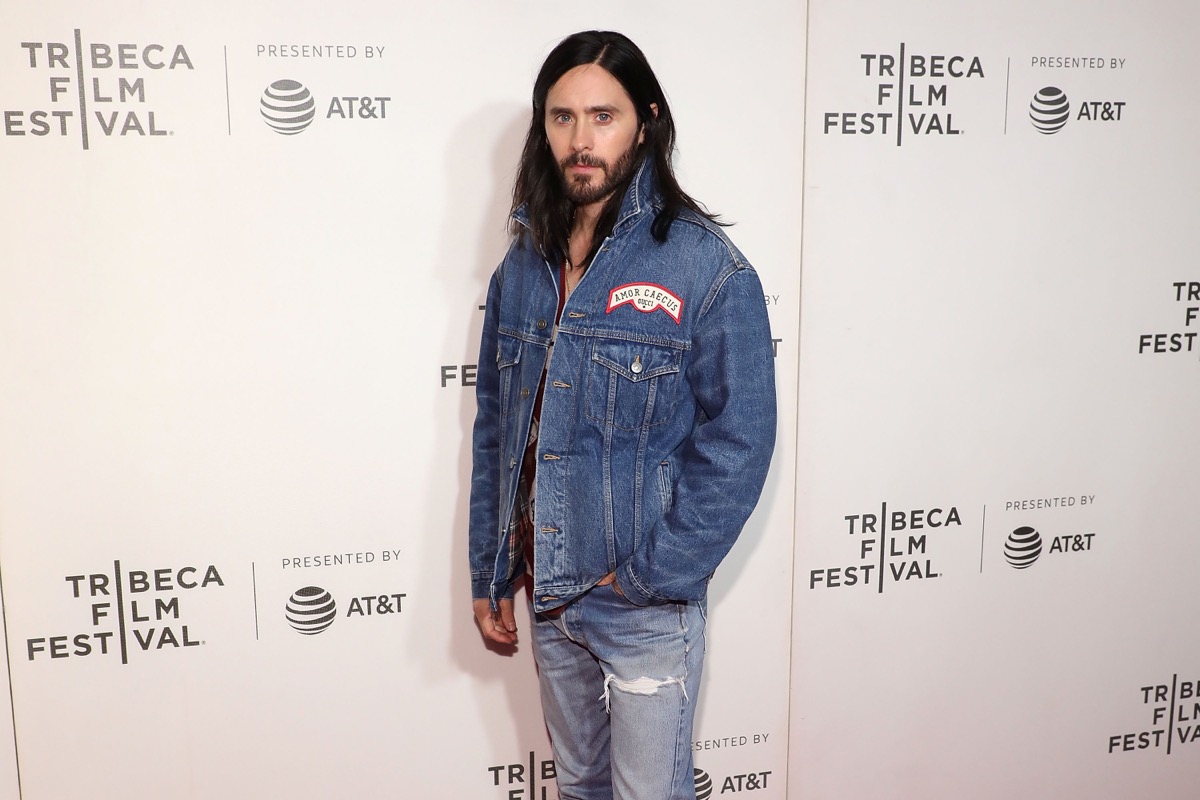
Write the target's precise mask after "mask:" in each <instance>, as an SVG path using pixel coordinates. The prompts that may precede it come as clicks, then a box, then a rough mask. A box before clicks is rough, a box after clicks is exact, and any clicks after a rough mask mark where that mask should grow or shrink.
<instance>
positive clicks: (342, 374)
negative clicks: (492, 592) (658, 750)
mask: <svg viewBox="0 0 1200 800" xmlns="http://www.w3.org/2000/svg"><path fill="white" fill-rule="evenodd" d="M12 5H13V4H9V6H6V7H3V8H0V117H2V118H3V119H2V120H0V121H2V123H3V126H2V127H0V175H2V176H3V178H4V180H3V181H0V210H2V211H3V214H4V218H5V220H6V224H5V229H4V230H5V237H4V247H3V257H2V259H0V586H2V588H3V607H2V608H0V612H2V613H3V614H4V617H5V620H4V622H5V633H6V655H7V659H6V661H5V664H6V669H5V672H4V673H3V677H4V678H5V684H4V685H5V686H6V687H9V689H10V692H9V693H4V692H0V696H3V697H4V698H5V699H4V701H3V702H0V731H3V733H0V753H2V755H0V796H3V797H19V798H21V800H46V799H48V798H64V797H81V796H88V797H97V798H118V797H120V798H143V797H144V798H158V797H180V798H210V797H229V798H259V797H274V796H283V795H289V796H293V797H297V798H327V797H362V798H373V797H393V796H397V795H401V796H410V795H411V796H425V797H454V798H458V797H471V798H497V800H501V799H503V798H508V799H509V800H514V799H519V800H527V799H529V798H537V799H538V800H553V798H554V797H555V796H556V795H555V791H554V786H553V780H552V779H551V778H550V775H549V772H550V768H549V767H548V766H547V765H546V762H547V761H548V759H549V757H550V756H549V749H548V746H547V743H546V740H545V734H544V731H543V728H542V725H541V721H540V715H539V710H538V707H537V700H536V693H535V687H534V676H533V668H532V662H531V660H530V658H529V653H528V650H527V648H526V647H525V646H522V647H521V648H520V649H519V651H518V653H517V654H516V655H515V656H513V657H504V656H501V655H499V654H496V653H493V652H489V651H488V650H486V649H485V648H484V647H483V646H482V645H481V643H480V641H479V637H478V634H477V632H476V630H475V629H474V626H473V623H472V622H471V615H470V608H469V598H468V587H467V579H466V570H465V566H466V545H465V526H466V491H467V475H468V469H469V464H468V461H469V428H470V422H471V419H472V418H473V414H474V403H473V396H472V391H471V385H470V384H471V376H472V368H471V365H472V364H473V363H474V361H475V354H476V348H477V344H476V343H477V339H478V334H479V323H480V318H481V315H480V312H479V306H480V304H482V302H483V299H484V297H483V295H484V290H485V287H486V281H487V278H488V276H489V274H490V272H491V269H492V267H493V266H494V264H495V263H496V262H497V260H498V259H499V258H500V256H501V254H502V253H503V250H504V247H505V244H506V235H505V227H504V223H505V214H506V209H507V205H508V203H507V196H508V192H509V188H510V184H511V179H512V173H513V169H514V165H515V162H516V159H517V155H518V151H519V147H520V141H521V137H522V135H523V132H524V128H525V126H526V124H527V114H528V97H529V92H530V87H531V85H532V81H533V77H534V74H535V72H536V69H537V67H538V65H539V64H540V63H541V60H542V59H543V57H544V56H545V54H546V52H548V50H549V48H550V47H552V46H553V44H554V43H555V42H557V41H558V40H559V39H560V38H561V37H562V36H564V35H565V34H567V33H569V32H571V31H574V30H579V29H583V28H589V27H605V28H616V29H619V30H623V31H625V32H626V33H628V34H629V35H630V36H632V38H633V39H634V40H635V41H637V42H639V44H640V45H641V46H642V47H643V48H644V49H645V51H646V52H647V54H648V56H649V58H650V60H651V62H652V64H653V65H654V66H655V69H656V71H657V72H658V75H659V77H660V79H661V80H662V82H663V84H664V86H665V87H666V88H667V91H668V92H669V95H670V99H671V102H672V106H673V109H674V111H675V114H676V116H677V119H678V125H679V130H680V148H681V152H680V157H679V161H678V166H679V171H680V174H681V178H682V180H683V183H684V185H685V186H686V187H687V188H688V190H689V191H690V192H691V193H693V194H694V195H696V196H697V197H699V198H700V199H702V200H704V201H705V202H707V203H709V204H710V205H711V206H712V208H713V209H714V210H717V211H720V212H722V213H723V214H724V215H725V216H726V218H728V219H730V220H734V221H736V222H737V225H736V227H734V228H733V229H732V235H733V236H734V238H735V239H736V241H737V242H738V244H739V246H740V247H741V248H742V249H743V250H744V251H745V252H746V254H747V255H748V256H749V257H750V259H751V260H752V261H753V262H754V263H755V264H756V266H757V267H758V269H759V271H760V274H761V276H762V279H763V284H764V290H765V293H766V295H767V296H766V297H765V298H764V301H765V302H767V304H768V308H769V309H770V313H771V322H772V327H773V336H774V337H775V338H776V339H777V342H776V344H777V348H778V349H777V359H776V367H777V372H778V386H779V391H780V401H781V419H782V424H781V429H780V432H779V442H780V446H779V449H778V451H777V452H778V455H777V458H776V461H775V464H774V466H773V469H772V473H771V476H770V478H769V483H768V487H767V491H766V493H765V496H764V499H763V503H762V504H761V506H760V509H759V511H758V512H756V514H755V517H754V518H753V519H752V520H751V523H750V525H749V526H748V528H747V531H746V533H745V535H744V538H743V540H742V541H741V542H740V543H739V544H738V546H737V547H736V548H735V550H734V552H733V554H732V555H731V557H730V559H729V560H728V561H727V563H726V564H725V565H724V566H723V567H722V568H721V570H720V572H719V573H718V575H717V577H716V580H715V581H714V584H713V598H712V599H713V606H712V608H713V611H712V618H711V626H710V634H711V636H710V641H709V657H708V662H707V667H706V678H705V687H704V689H705V691H704V695H703V698H702V700H701V709H700V716H699V720H698V724H697V728H696V731H695V739H696V742H695V748H696V751H697V752H696V764H697V767H698V768H700V769H701V770H702V771H703V774H701V775H699V776H698V779H697V784H698V788H699V789H700V792H699V797H701V798H707V797H718V796H719V797H725V796H726V795H731V794H740V793H742V792H754V794H753V795H751V796H752V797H754V798H761V799H762V800H770V798H784V797H789V798H800V799H802V800H810V799H811V800H817V799H818V798H821V799H823V798H857V797H900V798H907V797H929V796H933V797H960V796H961V797H978V798H1011V797H1031V798H1042V797H1045V798H1050V797H1103V798H1114V799H1116V798H1126V797H1131V796H1155V797H1186V796H1190V794H1191V793H1192V790H1193V787H1194V786H1196V785H1197V784H1198V783H1200V766H1198V761H1197V755H1196V754H1197V753H1198V752H1200V747H1198V746H1197V744H1195V743H1194V742H1193V739H1196V740H1197V741H1200V734H1198V733H1197V731H1198V730H1200V729H1198V728H1197V725H1198V723H1200V719H1198V717H1200V707H1198V705H1197V703H1198V702H1200V701H1198V700H1197V698H1196V695H1197V693H1198V690H1200V686H1198V685H1197V682H1198V681H1200V644H1198V643H1197V640H1196V637H1195V636H1194V635H1193V633H1194V630H1195V625H1194V622H1193V621H1192V619H1191V609H1193V608H1194V607H1195V605H1196V602H1197V595H1196V592H1195V589H1194V588H1193V585H1194V583H1193V578H1192V574H1191V573H1192V572H1193V571H1194V565H1195V564H1196V563H1197V561H1198V558H1200V544H1197V537H1196V533H1197V532H1198V530H1197V529H1198V528H1200V525H1198V524H1197V523H1198V520H1197V514H1196V511H1195V505H1194V503H1192V502H1190V496H1189V490H1190V489H1191V488H1192V487H1193V486H1194V485H1195V484H1196V482H1197V478H1198V477H1200V475H1198V470H1197V467H1196V461H1195V458H1194V453H1195V452H1196V451H1197V449H1198V445H1200V441H1198V439H1200V426H1198V425H1197V424H1196V421H1195V414H1194V408H1195V407H1196V405H1197V399H1198V389H1200V386H1198V383H1200V377H1198V375H1200V367H1198V365H1197V361H1198V360H1200V344H1196V343H1195V338H1196V337H1195V336H1194V335H1192V333H1193V331H1200V269H1198V268H1197V266H1196V263H1195V259H1194V258H1193V257H1192V250H1193V249H1194V248H1193V246H1192V242H1191V239H1192V238H1193V237H1191V235H1190V233H1191V230H1192V228H1193V227H1194V225H1192V224H1191V223H1192V219H1193V218H1194V217H1195V216H1196V214H1197V212H1198V211H1200V209H1198V208H1197V205H1198V201H1197V199H1196V193H1195V190H1194V187H1195V186H1196V184H1197V182H1198V179H1200V174H1198V173H1200V160H1197V159H1196V157H1195V156H1194V154H1193V152H1192V150H1193V148H1192V147H1191V144H1192V142H1191V140H1192V138H1193V137H1192V133H1193V131H1195V130H1196V129H1197V128H1198V127H1200V112H1198V111H1197V109H1196V108H1194V107H1193V106H1194V104H1193V103H1191V102H1190V100H1191V98H1192V97H1193V96H1194V94H1195V92H1194V90H1193V89H1192V75H1193V73H1194V72H1195V71H1196V68H1197V66H1198V64H1197V63H1196V61H1197V60H1196V57H1195V54H1194V49H1193V48H1192V47H1191V41H1190V37H1191V35H1192V33H1193V32H1194V31H1196V30H1197V29H1198V28H1200V12H1197V11H1195V10H1193V9H1192V7H1191V6H1190V5H1187V4H1184V3H1182V2H1174V1H1172V0H1153V2H1149V3H1140V4H1136V5H1135V4H1132V3H1128V2H1104V3H1084V2H1083V0H1056V2H1053V3H1050V4H1045V3H1038V4H1035V3H1033V2H1030V0H1019V1H1018V2H1016V3H1007V4H996V3H992V4H987V5H984V6H977V7H975V6H973V7H971V8H970V9H964V8H963V7H962V5H961V4H958V3H950V2H946V0H924V1H923V2H914V1H912V0H906V1H905V2H899V3H897V2H890V3H884V2H880V1H879V0H844V1H843V2H838V3H834V2H830V0H810V2H807V3H760V4H743V6H749V7H742V6H730V5H728V4H717V3H713V2H710V0H703V2H701V3H699V4H698V5H697V4H693V5H692V6H689V7H688V8H687V9H682V8H681V7H679V6H678V5H676V4H667V3H662V2H638V3H634V2H614V3H610V4H608V5H607V6H606V7H605V8H604V9H602V10H585V9H577V8H575V7H567V6H563V5H562V4H558V3H551V2H547V1H546V0H528V1H527V2H512V3H505V4H496V3H484V2H462V1H460V2H451V3H443V4H411V3H403V4H385V3H382V2H378V1H377V0H375V1H372V2H368V1H367V0H355V1H354V2H351V3H349V4H343V5H342V6H340V7H339V10H338V12H337V14H331V13H330V11H329V7H328V5H327V4H320V3H315V2H298V3H297V2H293V3H278V2H276V3H265V2H254V3H251V4H243V5H234V4H218V6H216V7H214V6H213V5H212V4H209V5H207V6H206V7H205V8H203V9H199V8H196V7H192V6H189V5H186V4H159V5H158V6H153V7H150V6H146V5H145V4H142V3H133V2H115V3H109V4H106V5H105V6H104V7H103V8H100V7H96V6H92V5H87V4H83V3H62V4H55V5H54V6H45V7H43V6H35V5H32V4H26V5H25V6H23V7H11V6H12ZM77 35H78V39H79V46H78V47H77V46H76V36H77ZM280 81H289V82H292V83H287V84H280V86H281V87H285V88H286V87H292V88H291V90H292V91H294V92H296V93H298V94H301V95H303V93H304V92H307V93H308V97H311V98H312V108H313V111H314V114H313V118H312V121H311V123H310V124H308V125H307V126H306V127H304V128H303V130H301V131H300V132H299V133H296V134H295V135H287V136H285V135H281V134H279V133H277V132H275V131H274V130H272V129H271V128H270V127H268V125H267V124H266V123H265V121H264V119H263V117H262V115H261V114H260V110H259V103H260V99H261V98H262V96H263V94H264V91H266V90H267V89H268V87H270V86H272V84H277V83H278V82H280ZM293 84H295V85H294V86H293ZM297 102H298V103H300V104H302V103H303V102H304V100H303V97H302V98H301V99H300V100H299V101H297ZM1064 105H1065V106H1066V109H1065V110H1064V109H1063V106H1064ZM299 115H300V112H297V116H299ZM81 119H83V120H86V121H87V138H86V143H85V139H84V131H83V125H82V124H81ZM1039 126H1040V128H1041V129H1042V130H1047V131H1049V130H1050V129H1054V131H1053V132H1046V133H1043V132H1040V131H1039ZM85 144H86V146H85ZM802 201H803V213H802V205H801V204H802ZM802 233H803V290H802V291H801V234H802ZM1193 284H1195V285H1193ZM1189 309H1194V310H1189ZM801 320H802V323H801ZM798 335H799V338H798ZM326 595H328V596H327V597H326ZM313 597H316V598H318V599H320V600H321V601H322V602H323V603H324V604H326V605H328V604H330V603H331V604H332V605H333V607H334V612H333V617H332V622H331V623H330V624H329V625H328V627H327V628H326V629H324V630H322V631H321V632H319V633H315V634H312V635H302V634H301V633H299V632H298V631H297V630H295V629H294V628H293V627H292V626H291V625H289V622H288V619H287V613H286V609H287V607H288V604H289V602H293V603H295V602H299V601H305V600H307V599H311V598H313ZM10 696H11V698H12V708H11V710H10V709H9V708H8V702H9V697H10ZM10 722H11V724H10Z"/></svg>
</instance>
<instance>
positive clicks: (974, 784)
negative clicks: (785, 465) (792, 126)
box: [789, 0, 1200, 798]
mask: <svg viewBox="0 0 1200 800" xmlns="http://www.w3.org/2000/svg"><path fill="white" fill-rule="evenodd" d="M809 9H810V13H809V20H808V21H809V31H808V35H809V57H808V58H809V60H808V74H809V80H808V85H807V115H806V125H807V128H806V130H807V132H808V137H807V141H806V160H805V195H806V197H805V219H804V290H803V292H804V304H803V310H802V320H803V322H802V327H801V340H802V348H801V381H800V421H801V422H800V436H799V452H800V461H799V469H798V477H797V490H798V503H797V507H798V513H797V520H796V523H797V530H798V536H797V550H796V586H797V588H796V605H795V612H796V613H795V617H794V628H793V630H794V635H795V639H796V642H797V645H796V648H795V653H796V658H795V661H794V664H793V683H792V706H793V709H794V712H793V718H792V726H791V731H792V736H791V744H790V758H789V762H790V765H791V770H790V775H791V791H790V794H791V796H794V797H803V798H808V797H812V798H825V797H918V796H920V797H973V798H1013V797H1037V798H1051V797H1106V798H1126V797H1135V796H1136V797H1142V796H1154V797H1188V796H1192V795H1193V794H1194V791H1195V786H1196V785H1197V782H1198V779H1200V768H1198V764H1200V762H1198V760H1197V755H1198V753H1200V751H1198V750H1197V749H1196V747H1195V745H1193V744H1191V741H1192V737H1193V736H1194V734H1195V726H1196V721H1195V719H1194V718H1195V716H1196V713H1195V712H1196V708H1195V700H1194V698H1192V699H1188V698H1186V694H1187V693H1188V692H1189V691H1190V692H1191V693H1192V694H1194V691H1195V681H1196V678H1197V677H1198V675H1200V644H1198V642H1197V639H1196V637H1195V636H1194V635H1192V634H1193V632H1194V630H1195V622H1194V619H1193V613H1192V610H1193V609H1194V608H1195V605H1196V592H1195V582H1194V579H1193V573H1194V571H1195V565H1196V563H1197V561H1198V559H1200V544H1197V538H1196V536H1195V534H1196V532H1197V528H1198V525H1197V522H1198V520H1197V514H1196V508H1195V504H1194V502H1192V499H1191V496H1190V487H1191V486H1193V485H1195V482H1196V479H1197V477H1198V471H1197V469H1196V465H1195V458H1194V457H1193V454H1194V453H1195V451H1196V448H1197V445H1198V444H1200V427H1198V426H1197V424H1196V418H1195V408H1196V402H1197V399H1198V397H1200V394H1198V389H1200V367H1198V365H1197V360H1200V347H1197V348H1195V349H1194V350H1193V351H1192V352H1188V351H1187V350H1186V349H1185V347H1186V346H1185V345H1184V344H1183V343H1184V342H1186V336H1184V337H1182V338H1181V339H1180V340H1179V342H1180V343H1181V344H1180V347H1179V348H1177V352H1171V351H1170V348H1171V338H1170V336H1167V337H1166V338H1165V339H1163V340H1161V344H1162V345H1163V348H1164V349H1165V350H1166V352H1163V353H1157V354H1156V353H1154V346H1155V341H1156V340H1155V339H1154V338H1153V337H1151V338H1150V339H1149V345H1148V346H1147V347H1142V344H1141V343H1142V338H1141V337H1142V335H1143V334H1156V333H1168V334H1170V333H1184V334H1186V332H1187V331H1188V328H1189V326H1188V324H1187V322H1186V307H1187V306H1188V305H1189V303H1187V302H1177V301H1176V297H1175V287H1174V283H1176V282H1188V281H1196V280H1197V279H1198V276H1200V271H1198V270H1197V268H1196V263H1195V259H1194V257H1193V256H1192V250H1193V245H1192V242H1191V239H1192V238H1193V237H1192V236H1191V230H1192V229H1193V228H1194V223H1193V222H1192V220H1193V218H1194V217H1195V215H1196V212H1197V211H1198V210H1200V209H1198V207H1197V200H1196V195H1195V191H1194V187H1195V185H1196V180H1197V177H1198V175H1197V173H1198V171H1200V164H1198V162H1197V160H1196V158H1195V157H1194V155H1193V150H1194V148H1193V146H1192V144H1191V141H1192V132H1193V131H1194V130H1196V128H1197V126H1198V124H1200V115H1198V114H1197V110H1196V109H1195V108H1194V104H1192V103H1190V102H1188V101H1187V100H1186V99H1185V98H1190V97H1191V96H1192V95H1193V94H1194V93H1193V92H1192V91H1191V90H1190V88H1189V87H1190V83H1191V77H1190V76H1191V75H1192V74H1193V73H1194V71H1195V69H1196V67H1197V62H1196V59H1195V57H1194V48H1193V47H1192V46H1191V44H1190V37H1191V34H1192V33H1193V32H1194V31H1195V30H1196V29H1197V25H1198V24H1200V16H1198V15H1197V12H1196V11H1195V9H1194V7H1193V6H1191V5H1188V4H1183V3H1176V2H1157V3H1149V4H1139V5H1137V6H1134V5H1132V4H1128V3H1104V4H1096V3H1083V2H1056V3H1052V4H1049V6H1047V4H1045V3H1032V2H1018V3H1007V4H990V5H988V6H987V7H986V8H985V7H978V8H975V7H972V9H970V10H965V9H964V8H963V6H962V5H961V4H957V3H949V2H939V1H937V0H927V1H926V2H921V3H916V2H909V3H884V2H863V1H858V2H851V3H845V2H839V3H831V2H820V1H819V0H813V2H810V4H809ZM901 48H903V52H904V56H905V57H904V59H901V58H900V54H901ZM955 56H959V57H962V59H961V60H958V61H956V60H955V59H954V57H955ZM882 57H887V58H890V59H892V61H891V63H892V74H890V75H889V74H887V73H886V72H883V71H881V66H883V65H884V64H885V63H886V62H885V61H884V59H883V58H882ZM976 59H978V61H977V62H976ZM976 63H977V64H978V70H977V71H976V72H975V74H972V72H973V70H972V65H973V64H976ZM901 65H903V67H904V71H903V72H901ZM939 65H940V66H939ZM939 69H940V71H941V72H942V73H943V74H941V75H937V74H936V71H938V70H939ZM955 72H958V73H959V74H960V75H961V77H955V75H954V73H955ZM1048 89H1055V90H1058V91H1057V92H1054V91H1047V90H1048ZM1063 95H1065V97H1066V98H1067V103H1068V105H1069V110H1068V112H1067V113H1066V114H1065V116H1066V121H1065V123H1063V124H1062V126H1061V128H1060V129H1059V130H1057V131H1056V132H1053V133H1042V132H1039V130H1038V128H1037V127H1035V125H1034V121H1035V118H1036V120H1037V121H1038V122H1039V123H1040V124H1042V126H1043V127H1050V126H1051V125H1050V123H1051V121H1052V120H1054V119H1056V118H1058V117H1062V116H1064V114H1061V113H1052V112H1053V109H1054V106H1056V105H1059V104H1061V98H1062V96H1063ZM1039 96H1041V99H1037V98H1038V97H1039ZM1035 102H1036V104H1037V109H1036V111H1035V110H1033V109H1031V105H1034V104H1035ZM901 103H902V104H903V106H901ZM868 113H870V114H875V115H876V116H875V117H872V118H869V119H870V121H871V123H872V124H871V127H874V128H875V129H876V132H875V133H870V134H866V133H862V132H861V131H862V130H863V129H864V128H866V127H868V124H867V120H864V117H865V115H866V114H868ZM881 113H890V114H893V117H892V118H891V123H892V124H891V126H890V127H889V128H888V130H887V132H886V134H883V133H882V131H881V129H882V127H883V122H882V121H881V119H880V118H879V117H878V115H879V114H881ZM827 114H831V115H832V116H829V117H827V116H826V115H827ZM932 114H937V115H938V119H939V122H938V124H936V125H934V124H932V123H931V122H930V121H929V120H932V119H933V117H932V116H931V115H932ZM1168 120H1169V122H1168ZM830 122H832V124H829V123H830ZM897 123H899V125H897ZM898 127H899V128H900V131H899V135H897V134H898V131H897V128H898ZM939 129H940V130H941V131H943V133H938V132H937V131H938V130H939ZM850 131H858V132H853V133H852V132H850ZM918 131H919V132H918ZM930 131H932V132H930ZM1185 297H1186V293H1185ZM1190 305H1192V306H1200V302H1192V303H1190ZM1190 328H1191V329H1192V330H1197V321H1195V320H1193V321H1192V322H1191V325H1190ZM885 504H886V512H885ZM935 509H940V511H935ZM951 509H954V510H955V513H954V514H953V515H952V514H951ZM897 512H901V513H900V515H899V516H896V513H897ZM868 514H870V515H875V516H876V517H878V518H879V521H876V522H875V524H874V525H873V527H874V531H873V532H864V529H863V525H864V522H865V523H870V522H871V520H869V519H866V515H868ZM884 520H886V524H885V522H884ZM937 523H940V524H937ZM1039 543H1040V545H1041V549H1040V552H1038V551H1035V550H1032V549H1026V548H1032V547H1034V546H1035V545H1037V544H1039ZM1034 552H1038V554H1037V556H1036V558H1032V556H1033V553H1034ZM1023 553H1024V555H1023ZM1010 558H1011V559H1012V561H1014V562H1016V564H1019V565H1023V566H1022V567H1021V568H1017V567H1015V566H1013V565H1012V564H1011V563H1010ZM851 568H853V569H851ZM897 575H899V577H900V579H899V580H897V579H896V577H897ZM881 576H882V581H880V577H881ZM1188 681H1190V682H1191V689H1186V688H1184V685H1185V684H1186V683H1187V682H1188ZM1159 686H1162V687H1165V690H1164V691H1163V694H1162V695H1161V696H1159V695H1158V692H1157V690H1156V689H1155V688H1154V687H1159ZM1144 688H1147V689H1149V691H1148V692H1146V691H1143V689H1144ZM1147 698H1148V699H1149V701H1147ZM1156 698H1157V699H1156ZM1172 717H1174V718H1175V720H1176V721H1175V722H1171V721H1170V720H1171V718H1172ZM1154 731H1160V733H1157V734H1156V733H1154ZM1143 733H1145V734H1147V735H1146V736H1145V737H1141V736H1140V734H1143ZM1127 734H1135V735H1134V736H1132V737H1129V738H1126V735H1127ZM1114 737H1115V738H1114ZM1181 737H1182V740H1183V741H1181ZM1169 739H1170V740H1173V743H1172V744H1171V745H1170V746H1169V747H1168V741H1169ZM1143 744H1147V745H1148V746H1146V747H1142V746H1141V745H1143ZM1156 744H1157V746H1155V745H1156ZM1127 747H1128V748H1129V749H1128V750H1127V749H1126V748H1127Z"/></svg>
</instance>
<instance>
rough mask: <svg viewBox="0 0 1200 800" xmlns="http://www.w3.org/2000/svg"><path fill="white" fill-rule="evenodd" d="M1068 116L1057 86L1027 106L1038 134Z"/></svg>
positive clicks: (1058, 128) (1057, 127) (1060, 126)
mask: <svg viewBox="0 0 1200 800" xmlns="http://www.w3.org/2000/svg"><path fill="white" fill-rule="evenodd" d="M1070 116H1071V102H1070V101H1069V100H1068V99H1067V95H1066V93H1065V92H1064V91H1063V90H1062V89H1059V88H1058V87H1057V86H1047V87H1046V88H1044V89H1041V90H1040V91H1039V92H1038V93H1037V94H1035V95H1034V96H1033V102H1031V103H1030V104H1029V121H1030V122H1032V123H1033V127H1034V128H1036V129H1037V132H1038V133H1044V134H1047V135H1049V134H1052V133H1058V132H1059V131H1061V130H1062V129H1063V126H1064V125H1066V124H1067V119H1068V118H1069V117H1070ZM1035 558H1036V556H1035Z"/></svg>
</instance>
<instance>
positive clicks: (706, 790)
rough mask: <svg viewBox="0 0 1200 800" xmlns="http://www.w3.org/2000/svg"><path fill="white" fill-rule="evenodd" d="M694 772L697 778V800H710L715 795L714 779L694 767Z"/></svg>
mask: <svg viewBox="0 0 1200 800" xmlns="http://www.w3.org/2000/svg"><path fill="white" fill-rule="evenodd" d="M692 772H693V773H695V776H696V800H708V798H710V797H712V793H713V783H712V778H710V777H708V773H707V772H705V771H704V770H702V769H696V768H695V767H693V768H692Z"/></svg>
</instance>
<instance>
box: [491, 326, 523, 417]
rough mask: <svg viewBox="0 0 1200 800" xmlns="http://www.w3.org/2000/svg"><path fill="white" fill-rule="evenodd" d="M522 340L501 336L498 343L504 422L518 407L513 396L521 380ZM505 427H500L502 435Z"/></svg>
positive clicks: (501, 414)
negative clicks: (516, 382)
mask: <svg viewBox="0 0 1200 800" xmlns="http://www.w3.org/2000/svg"><path fill="white" fill-rule="evenodd" d="M521 345H522V342H521V340H520V339H514V338H512V337H511V336H505V335H504V334H500V336H499V338H498V341H497V343H496V369H497V371H498V372H499V374H500V419H501V421H503V420H504V419H506V418H507V417H508V415H509V414H511V413H512V412H513V408H514V407H515V406H516V403H515V402H514V398H513V396H512V394H513V391H514V388H513V383H514V382H515V381H519V380H520V370H519V365H520V363H521ZM505 427H506V426H505V425H503V424H502V425H501V426H500V432H501V433H500V435H501V436H503V435H504V431H505Z"/></svg>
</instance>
